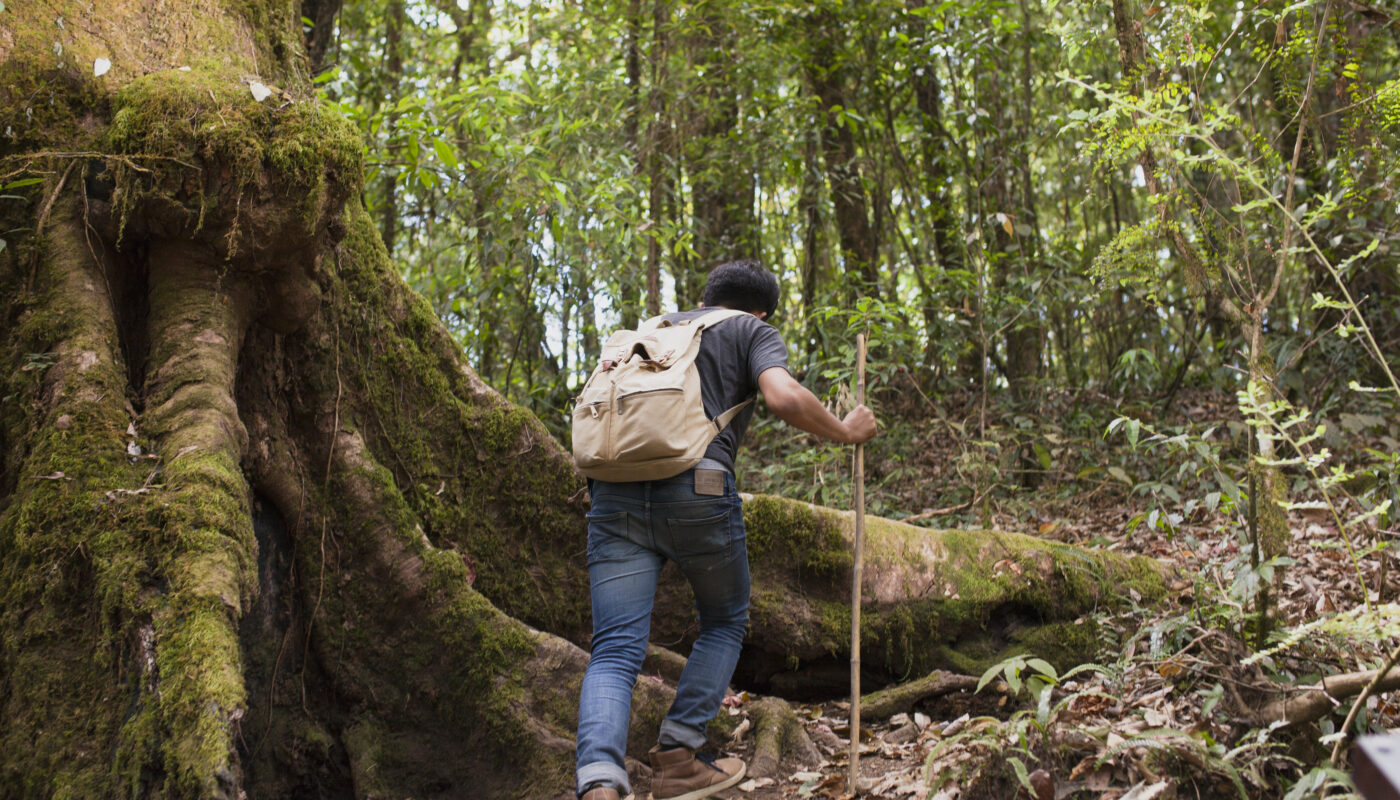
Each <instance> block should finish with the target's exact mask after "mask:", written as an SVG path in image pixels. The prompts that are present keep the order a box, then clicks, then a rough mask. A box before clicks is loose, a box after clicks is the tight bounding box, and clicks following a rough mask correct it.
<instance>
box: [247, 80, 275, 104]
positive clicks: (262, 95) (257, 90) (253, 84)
mask: <svg viewBox="0 0 1400 800" xmlns="http://www.w3.org/2000/svg"><path fill="white" fill-rule="evenodd" d="M248 90H249V91H251V92H252V93H253V99H254V100H256V101H258V102H259V103H261V102H262V101H264V100H266V99H267V97H268V95H270V94H272V90H271V89H269V88H267V87H266V86H264V85H263V84H262V83H261V82H259V81H249V82H248Z"/></svg>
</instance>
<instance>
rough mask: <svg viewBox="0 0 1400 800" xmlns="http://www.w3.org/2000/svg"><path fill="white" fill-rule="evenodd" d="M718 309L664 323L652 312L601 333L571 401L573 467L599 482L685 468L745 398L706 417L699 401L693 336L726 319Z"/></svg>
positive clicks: (676, 472) (665, 473) (662, 475)
mask: <svg viewBox="0 0 1400 800" xmlns="http://www.w3.org/2000/svg"><path fill="white" fill-rule="evenodd" d="M746 313H748V312H745V311H734V310H731V309H727V308H718V309H715V310H714V311H712V312H710V313H708V314H704V315H701V316H699V317H696V318H694V319H691V320H686V321H683V322H679V323H672V322H670V321H668V320H666V319H665V318H663V317H652V318H651V319H649V320H647V321H646V322H643V323H642V325H641V327H639V328H638V329H637V330H635V331H632V330H620V331H616V332H614V333H613V334H612V336H610V337H608V343H607V345H605V346H604V347H603V355H602V357H601V358H599V360H598V366H597V367H596V368H594V370H593V374H592V375H591V376H589V378H588V383H586V384H584V386H583V391H582V392H581V393H580V394H579V396H578V399H577V400H576V401H575V402H574V413H573V417H574V464H576V465H577V466H578V469H579V471H580V472H582V473H583V474H584V475H586V476H588V477H590V478H595V479H597V480H604V481H614V482H622V481H645V480H658V479H661V478H669V477H672V476H674V475H679V474H680V473H682V472H684V471H686V470H687V469H690V468H691V467H693V466H695V465H696V463H698V462H699V461H700V459H701V458H703V457H704V456H705V448H707V447H708V446H709V444H710V442H711V441H712V440H713V439H714V438H715V435H716V434H718V433H719V432H720V431H722V430H724V427H725V426H726V425H728V424H729V423H730V421H731V420H733V419H734V416H735V415H736V414H738V413H739V411H741V410H742V409H743V408H744V406H746V405H748V404H749V403H751V402H753V399H752V398H750V399H748V400H746V401H744V402H743V403H740V404H739V405H737V406H735V407H733V408H731V409H729V410H727V411H725V412H724V413H723V414H720V415H719V416H718V417H716V418H715V419H713V420H711V419H710V418H709V417H707V416H705V407H704V404H703V403H702V402H701V398H700V373H699V371H698V370H697V369H696V367H695V357H696V356H697V355H699V353H700V335H701V334H702V333H704V331H705V329H706V328H709V327H712V326H714V325H716V324H718V323H719V322H722V321H723V320H726V319H729V318H730V317H737V316H740V315H742V314H746Z"/></svg>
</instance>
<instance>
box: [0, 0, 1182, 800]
mask: <svg viewBox="0 0 1400 800" xmlns="http://www.w3.org/2000/svg"><path fill="white" fill-rule="evenodd" d="M39 5H41V4H25V3H15V4H11V5H10V6H9V8H8V11H7V12H6V13H5V14H4V15H3V16H0V26H6V27H5V28H4V30H0V129H6V130H9V131H10V132H11V133H12V136H10V137H7V138H5V139H3V140H0V148H3V151H2V152H0V156H3V158H4V161H3V165H4V170H3V172H0V174H3V175H5V176H6V177H5V178H4V180H5V181H6V182H13V181H15V180H17V179H19V180H23V179H24V178H27V177H37V178H40V179H42V180H41V182H39V183H35V184H31V185H24V186H20V187H16V188H14V189H11V190H10V193H12V194H21V195H23V197H24V199H23V200H22V201H21V200H14V199H0V230H3V231H6V233H4V234H3V238H4V239H5V240H6V244H7V246H6V247H5V248H4V250H3V251H0V298H3V300H4V302H3V305H2V306H0V307H2V308H3V316H0V347H3V352H0V358H3V359H4V361H3V364H4V369H3V370H0V384H3V385H2V386H0V396H3V397H4V403H3V411H0V414H3V416H2V417H0V454H2V456H3V460H2V461H0V795H2V796H5V797H72V798H79V797H81V798H91V797H153V796H159V797H169V798H177V797H179V798H183V797H221V798H238V797H240V796H243V795H244V794H246V796H248V797H253V798H258V797H293V796H327V795H329V796H342V797H343V796H356V797H402V796H412V797H417V798H430V797H454V796H461V795H462V794H463V793H468V792H469V793H471V794H473V795H474V796H482V797H512V796H513V797H554V796H560V795H566V794H567V793H568V787H569V786H570V784H571V782H572V767H573V765H572V755H573V753H572V750H573V741H572V731H573V726H574V703H575V699H574V698H575V697H576V692H577V686H578V682H579V680H580V679H581V676H582V669H583V666H584V664H585V663H586V659H587V656H586V654H585V652H584V651H583V650H581V649H580V648H579V647H578V644H579V643H584V642H586V639H587V631H588V593H587V578H586V573H585V569H584V559H585V553H584V537H583V530H584V520H583V515H584V513H585V511H586V509H587V496H586V493H585V491H584V486H583V483H582V481H581V480H580V479H579V478H578V476H577V475H576V474H575V473H574V471H573V468H572V466H571V464H570V461H569V459H568V457H567V455H566V454H565V453H564V452H563V451H562V450H561V448H560V447H559V445H558V444H557V443H556V442H555V441H554V440H553V439H552V438H551V437H550V436H549V435H548V433H547V432H546V431H545V429H544V428H543V426H542V425H541V424H540V423H539V422H538V420H536V419H535V418H534V417H532V416H531V415H530V414H529V413H527V412H525V411H523V410H522V409H520V408H517V407H515V406H513V405H511V404H510V403H508V402H506V401H505V400H503V399H502V398H501V397H500V396H499V395H498V394H496V393H495V392H494V391H492V390H491V389H490V388H489V387H487V386H486V385H485V384H483V383H482V381H481V380H480V379H478V378H477V377H476V375H475V374H474V373H473V372H472V371H471V370H470V369H468V368H467V367H466V366H465V365H464V364H463V363H462V360H461V354H460V350H459V348H458V347H457V345H456V344H455V343H454V341H453V340H452V339H451V337H450V336H449V335H448V333H447V332H446V331H445V330H444V328H443V327H442V325H441V324H440V323H439V321H438V320H437V319H436V318H435V317H434V316H433V314H432V312H431V310H430V308H429V306H428V305H427V304H426V303H425V302H424V301H423V300H422V299H421V298H419V297H417V296H416V295H414V294H413V293H412V292H411V291H409V290H408V289H407V288H406V286H405V285H404V283H403V282H402V280H401V279H400V278H399V277H398V272H397V270H396V269H395V268H394V266H393V265H392V264H391V263H390V262H389V260H388V258H387V256H386V253H385V250H384V247H383V245H382V243H381V241H380V238H379V233H378V231H377V229H376V226H375V224H374V221H373V220H372V219H371V218H370V217H369V215H368V214H367V213H366V211H365V209H364V208H363V205H362V203H361V202H360V200H359V193H360V190H361V183H362V179H363V166H362V163H361V144H360V142H359V140H358V138H357V136H356V133H355V131H354V130H353V128H352V127H351V126H350V125H349V124H348V123H346V122H345V121H344V120H343V119H341V118H340V117H339V116H338V115H337V114H336V113H335V112H334V111H332V110H331V109H329V108H327V107H325V106H323V105H321V104H319V103H318V102H317V101H316V100H315V99H314V98H313V97H312V96H311V95H310V92H309V84H308V81H307V79H306V75H305V67H304V61H303V56H302V55H301V52H302V45H301V42H300V40H299V36H300V32H299V27H300V21H299V17H298V13H297V8H298V6H297V4H296V3H294V2H292V1H291V0H186V2H183V3H166V4H163V5H162V6H161V7H160V9H158V11H159V13H156V11H155V10H153V6H152V4H150V3H143V2H137V1H136V0H129V1H128V0H114V1H113V2H110V3H104V4H102V5H103V8H101V9H97V10H94V9H92V8H91V7H89V6H88V5H87V4H86V3H84V2H81V1H80V0H73V2H71V3H65V2H63V1H62V0H60V2H58V3H57V4H44V5H46V6H47V7H45V8H38V6H39ZM70 5H71V8H70V7H68V6H70ZM59 17H61V18H62V19H63V24H62V25H61V26H59V25H57V24H55V20H56V19H57V18H59ZM55 41H59V42H60V43H61V45H62V46H61V47H54V46H53V43H54V42H55ZM98 58H104V59H107V60H109V61H110V62H111V64H112V66H111V70H110V71H109V72H107V73H106V74H104V75H102V76H94V75H93V72H94V70H93V63H94V61H95V60H96V59H98ZM185 67H188V68H189V69H185ZM255 82H256V83H257V84H262V85H265V86H267V87H271V94H270V95H269V96H267V97H265V98H263V99H262V100H261V101H259V100H256V99H255V98H254V95H253V90H254V89H255V88H258V87H256V86H254V85H253V84H254V83H255ZM747 518H748V520H749V522H750V526H751V527H750V535H751V547H752V551H753V559H754V571H755V575H756V589H755V607H754V613H753V627H754V633H755V635H754V636H753V637H751V639H752V641H751V643H750V646H749V654H748V655H747V656H746V662H745V666H744V668H743V672H742V675H743V676H744V677H745V679H747V680H751V681H754V682H755V683H760V684H766V685H773V686H778V685H780V684H781V676H782V675H792V674H795V673H797V672H798V671H799V670H801V669H802V668H803V667H804V666H813V665H815V666H820V665H821V664H823V663H826V662H833V661H839V660H841V659H843V658H844V657H845V655H844V650H843V642H845V641H846V640H847V639H848V630H847V629H846V628H845V627H843V625H848V623H846V622H845V620H846V619H847V617H846V615H845V612H844V609H846V608H847V607H848V604H849V589H845V590H843V589H842V588H841V587H842V582H843V580H844V577H843V571H844V570H845V568H846V566H847V560H848V558H849V556H848V555H847V553H848V548H847V547H846V538H845V537H846V534H845V533H844V528H845V526H844V522H843V519H842V518H841V517H840V515H836V514H834V512H828V511H825V510H821V509H814V508H811V507H808V506H805V505H801V504H794V503H789V502H786V501H782V500H778V499H776V498H756V499H755V500H754V501H752V502H751V503H750V504H749V510H748V512H747ZM870 552H871V554H872V555H871V556H870V559H871V567H870V568H868V570H867V573H866V574H867V575H869V576H870V578H869V581H868V583H867V587H866V591H867V602H868V603H869V604H870V607H871V612H870V613H869V614H868V616H867V619H868V620H869V622H868V623H867V624H868V625H869V626H870V627H869V628H868V629H867V638H866V641H867V642H870V645H868V647H869V648H870V652H869V654H868V655H867V656H866V658H867V659H868V660H869V661H870V663H872V664H876V665H878V668H879V669H882V670H885V671H886V672H887V673H888V674H890V675H894V674H900V673H903V672H907V671H909V670H920V669H924V668H925V667H929V668H931V667H935V666H952V667H963V668H968V667H970V666H973V665H974V662H975V663H981V662H982V661H985V660H986V659H987V658H991V657H995V656H996V655H997V654H998V653H1000V652H1002V651H1003V650H1004V649H1005V648H1006V647H1026V646H1036V645H1035V644H1034V643H1032V642H1029V641H1027V637H1026V632H1027V631H1031V630H1045V628H1043V627H1041V623H1045V622H1055V621H1065V620H1072V619H1073V618H1074V617H1075V616H1076V615H1078V614H1080V613H1082V612H1083V611H1085V610H1086V609H1088V608H1090V607H1092V606H1093V605H1095V604H1097V603H1100V602H1102V601H1103V600H1104V599H1105V598H1107V597H1108V596H1109V594H1110V593H1108V592H1105V591H1104V590H1103V589H1104V587H1106V586H1111V585H1114V584H1115V583H1121V581H1122V579H1123V578H1124V577H1125V576H1133V579H1134V581H1135V585H1136V586H1138V588H1139V591H1140V592H1141V593H1142V594H1144V595H1148V596H1150V595H1152V594H1154V593H1156V592H1160V590H1161V581H1160V577H1159V576H1158V575H1157V572H1156V570H1155V568H1154V567H1153V566H1152V565H1151V564H1150V563H1146V562H1132V563H1130V562H1127V561H1124V560H1122V559H1117V558H1109V557H1106V556H1102V555H1098V554H1088V553H1080V552H1077V551H1073V550H1070V549H1067V548H1058V547H1054V546H1050V545H1046V544H1044V543H1040V542H1036V541H1035V540H1029V539H1024V538H1023V537H1010V536H1006V535H1000V534H978V533H963V532H945V533H942V534H931V533H929V532H925V531H921V530H919V529H916V528H912V527H909V526H897V525H893V524H891V525H888V526H886V525H880V524H877V525H876V526H875V527H874V530H873V532H872V544H871V547H870ZM960 601H961V602H960ZM688 606H689V601H688V599H687V598H686V597H685V596H684V594H683V592H682V590H681V588H680V585H679V583H678V582H677V581H676V580H674V577H673V578H672V579H671V580H669V581H668V582H667V587H666V589H665V591H664V593H663V597H662V602H661V603H660V604H659V611H658V639H659V640H664V641H666V642H668V643H681V644H684V643H685V642H686V640H687V637H688V636H689V635H691V633H692V632H690V631H687V630H685V629H683V628H680V627H677V622H678V621H681V620H686V619H688V618H689V613H688V612H687V609H688ZM683 607H684V608H683ZM1032 623H1034V624H1032ZM962 645H967V646H966V647H964V646H962ZM682 649H683V648H682ZM637 692H638V701H637V706H636V708H637V713H636V715H635V716H636V719H637V725H636V730H635V731H634V734H635V735H634V736H633V745H634V748H635V749H636V751H637V752H638V753H640V752H641V751H644V750H645V749H646V747H647V746H648V745H649V741H648V739H649V736H650V735H654V732H655V727H656V725H657V724H658V723H659V719H660V715H661V713H662V712H663V711H664V708H665V706H666V704H667V703H668V702H669V698H670V696H671V695H670V690H669V689H668V688H667V687H666V686H665V685H664V684H662V683H660V682H655V681H642V682H640V683H639V685H638V689H637Z"/></svg>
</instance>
